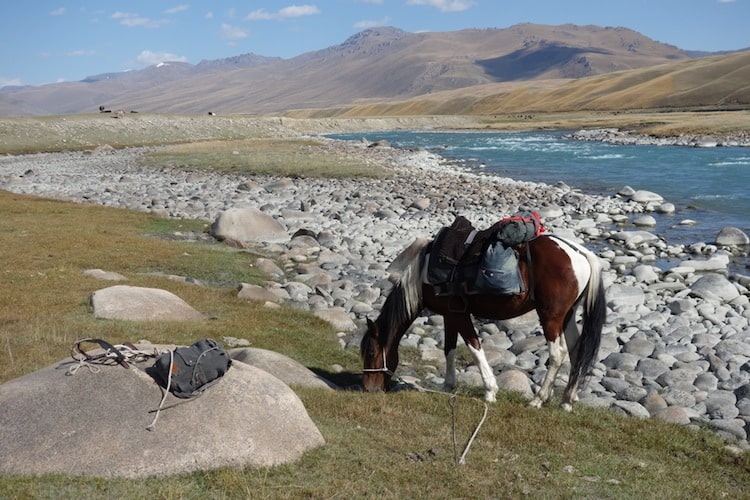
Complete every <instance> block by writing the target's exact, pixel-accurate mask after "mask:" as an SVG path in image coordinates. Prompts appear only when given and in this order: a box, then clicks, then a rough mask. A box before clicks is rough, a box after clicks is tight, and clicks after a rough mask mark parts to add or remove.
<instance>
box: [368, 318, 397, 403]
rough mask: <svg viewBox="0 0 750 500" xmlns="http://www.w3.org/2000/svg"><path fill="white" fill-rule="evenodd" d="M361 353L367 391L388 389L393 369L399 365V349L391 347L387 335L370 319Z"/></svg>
mask: <svg viewBox="0 0 750 500" xmlns="http://www.w3.org/2000/svg"><path fill="white" fill-rule="evenodd" d="M360 353H361V354H362V360H363V361H364V369H363V370H362V387H363V388H364V389H365V390H366V391H367V392H384V391H387V390H388V386H389V385H390V383H391V378H392V377H393V370H395V369H396V365H398V349H391V348H390V346H389V345H388V338H387V336H386V335H384V334H383V333H382V332H381V331H380V329H379V328H378V326H377V325H376V324H375V323H373V322H372V321H371V320H370V319H368V320H367V332H365V335H364V336H363V337H362V344H361V345H360Z"/></svg>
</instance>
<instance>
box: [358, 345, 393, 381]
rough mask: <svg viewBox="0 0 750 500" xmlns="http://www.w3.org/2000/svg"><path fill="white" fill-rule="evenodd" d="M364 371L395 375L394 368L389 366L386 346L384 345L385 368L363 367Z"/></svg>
mask: <svg viewBox="0 0 750 500" xmlns="http://www.w3.org/2000/svg"><path fill="white" fill-rule="evenodd" d="M362 372H364V373H385V374H386V375H388V376H389V377H393V370H391V369H389V368H388V361H387V358H386V356H385V347H383V368H363V369H362Z"/></svg>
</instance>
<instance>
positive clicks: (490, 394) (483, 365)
mask: <svg viewBox="0 0 750 500" xmlns="http://www.w3.org/2000/svg"><path fill="white" fill-rule="evenodd" d="M447 320H448V317H446V332H447ZM452 320H453V321H452V323H454V324H455V325H456V327H457V329H458V333H460V334H461V337H463V339H464V341H465V342H466V346H467V347H468V348H469V352H470V353H471V355H472V357H473V358H474V362H475V363H476V365H477V367H479V373H480V374H481V375H482V382H484V388H485V393H484V399H485V400H486V401H489V402H494V401H496V400H497V390H498V387H497V380H495V374H494V372H493V371H492V367H490V364H489V363H488V362H487V356H485V355H484V349H482V344H481V342H479V337H478V336H477V332H476V330H475V329H474V324H473V323H472V322H471V316H470V315H469V314H463V315H461V316H453V317H452Z"/></svg>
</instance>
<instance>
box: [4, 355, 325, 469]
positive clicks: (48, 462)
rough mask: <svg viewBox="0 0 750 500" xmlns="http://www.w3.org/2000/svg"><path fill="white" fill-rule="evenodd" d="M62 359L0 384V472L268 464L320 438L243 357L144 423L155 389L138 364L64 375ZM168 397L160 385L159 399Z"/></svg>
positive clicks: (290, 398)
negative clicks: (41, 408)
mask: <svg viewBox="0 0 750 500" xmlns="http://www.w3.org/2000/svg"><path fill="white" fill-rule="evenodd" d="M69 366H70V363H69V362H61V363H57V364H55V365H52V366H50V367H47V368H44V369H42V370H39V371H37V372H34V373H31V374H29V375H26V376H24V377H20V378H17V379H14V380H11V381H9V382H6V383H5V384H3V385H0V425H1V426H2V428H3V432H2V433H1V434H0V472H2V473H4V474H50V473H53V474H68V475H73V476H94V477H123V478H144V477H148V476H165V475H173V474H185V473H189V472H193V471H198V470H207V469H214V468H217V467H246V466H252V467H269V466H273V465H279V464H283V463H288V462H292V461H295V460H297V459H298V458H299V457H300V456H301V455H302V453H304V452H305V451H307V450H309V449H311V448H315V447H318V446H321V445H323V444H324V442H325V440H324V438H323V436H322V435H321V434H320V432H319V431H318V429H317V428H316V427H315V425H314V424H313V422H312V421H311V420H310V418H309V416H308V415H307V412H306V411H305V408H304V406H303V405H302V403H301V401H300V400H299V398H298V397H297V396H296V395H295V394H294V392H292V391H291V390H290V389H289V388H288V387H287V386H286V385H285V384H284V383H283V382H281V381H280V380H279V379H277V378H276V377H273V376H272V375H270V374H268V373H266V372H264V371H262V370H259V369H257V368H254V367H251V366H249V365H244V364H242V363H237V364H236V366H232V367H231V368H230V369H229V371H228V372H227V373H226V374H225V375H224V376H223V377H222V378H221V379H220V381H219V382H218V383H217V384H215V385H213V386H212V387H211V388H209V389H208V390H206V391H205V393H204V394H203V395H201V396H200V397H199V398H196V399H194V400H191V401H189V402H187V403H184V404H180V405H177V406H175V407H173V408H169V409H164V410H162V411H161V413H160V416H159V419H158V421H157V424H156V426H155V429H154V430H153V431H151V432H150V431H148V430H146V428H147V427H148V426H149V425H150V424H151V423H152V421H153V419H154V415H153V414H152V413H149V411H150V410H153V409H155V408H157V407H158V406H159V403H160V401H161V398H162V390H161V388H160V387H159V386H158V384H157V383H156V382H155V381H154V380H153V379H152V378H151V377H150V376H149V375H148V374H147V373H146V372H145V371H143V370H142V369H140V368H137V367H131V369H129V370H126V369H124V368H122V367H121V366H119V365H109V366H100V367H99V368H100V370H99V372H97V373H91V372H89V370H87V369H85V368H82V369H79V370H78V371H77V372H76V373H75V375H72V376H66V375H65V373H66V371H67V369H68V368H69ZM177 401H179V400H177V398H174V396H171V395H169V397H168V399H167V404H172V403H175V402H177ZM40 404H43V405H44V408H45V411H39V405H40ZM248 422H252V425H250V426H249V425H248ZM185 436H190V439H185ZM102 443H106V445H102ZM175 443H180V446H179V453H176V452H175ZM112 450H117V453H113V452H112ZM167 451H168V452H167Z"/></svg>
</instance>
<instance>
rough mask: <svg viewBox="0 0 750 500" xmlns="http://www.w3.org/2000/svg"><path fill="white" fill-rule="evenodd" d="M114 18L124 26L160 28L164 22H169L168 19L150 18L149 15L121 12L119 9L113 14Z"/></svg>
mask: <svg viewBox="0 0 750 500" xmlns="http://www.w3.org/2000/svg"><path fill="white" fill-rule="evenodd" d="M111 17H112V19H116V20H119V21H120V24H122V25H123V26H127V27H128V28H136V27H141V28H158V27H160V26H163V25H164V24H167V23H169V21H168V20H166V19H150V18H148V17H142V16H139V15H138V14H133V13H130V12H120V11H117V12H115V13H114V14H112V16H111Z"/></svg>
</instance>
